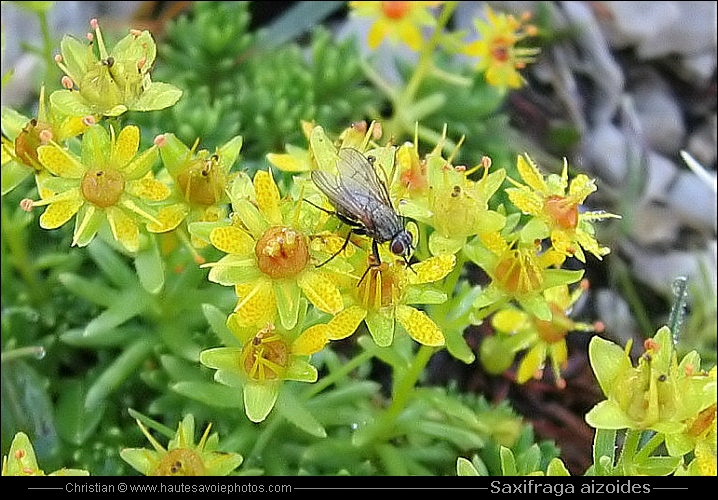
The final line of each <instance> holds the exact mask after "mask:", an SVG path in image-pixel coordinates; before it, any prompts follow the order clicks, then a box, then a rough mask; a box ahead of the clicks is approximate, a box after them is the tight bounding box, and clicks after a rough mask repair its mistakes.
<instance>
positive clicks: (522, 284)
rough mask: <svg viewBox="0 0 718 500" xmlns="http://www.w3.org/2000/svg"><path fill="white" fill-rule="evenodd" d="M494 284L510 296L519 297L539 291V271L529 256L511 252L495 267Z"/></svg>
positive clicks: (541, 280) (540, 277) (517, 251)
mask: <svg viewBox="0 0 718 500" xmlns="http://www.w3.org/2000/svg"><path fill="white" fill-rule="evenodd" d="M495 275H496V276H495V278H496V282H497V283H499V284H500V285H501V287H502V288H503V289H504V290H506V291H507V292H509V293H510V294H512V295H516V296H520V295H525V294H528V293H533V292H538V291H539V290H541V284H542V282H543V279H542V275H541V270H540V269H539V268H538V267H537V266H536V264H535V262H534V261H533V259H532V258H531V255H529V254H526V253H524V252H520V251H519V250H512V251H510V252H509V254H508V255H506V256H505V257H503V258H502V259H501V260H500V261H499V263H498V264H497V265H496V270H495Z"/></svg>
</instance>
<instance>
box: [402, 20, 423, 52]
mask: <svg viewBox="0 0 718 500" xmlns="http://www.w3.org/2000/svg"><path fill="white" fill-rule="evenodd" d="M398 36H399V38H400V39H401V40H402V41H403V42H404V43H406V44H407V45H408V46H409V48H410V49H412V50H416V51H418V50H419V49H420V48H421V42H422V37H421V31H419V28H417V27H416V26H414V25H413V24H411V23H409V22H407V23H401V25H400V26H399V32H398Z"/></svg>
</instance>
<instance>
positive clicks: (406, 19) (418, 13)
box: [349, 2, 444, 50]
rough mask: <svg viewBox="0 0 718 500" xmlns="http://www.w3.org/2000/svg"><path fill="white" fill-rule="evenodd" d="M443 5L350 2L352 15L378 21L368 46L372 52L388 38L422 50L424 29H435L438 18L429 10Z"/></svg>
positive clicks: (372, 30) (413, 48)
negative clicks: (433, 27)
mask: <svg viewBox="0 0 718 500" xmlns="http://www.w3.org/2000/svg"><path fill="white" fill-rule="evenodd" d="M442 3H444V2H349V7H350V8H351V9H352V11H351V15H353V16H357V17H371V18H374V19H375V21H374V23H373V24H372V26H371V28H370V29H369V35H368V40H367V41H368V43H369V47H370V48H371V49H376V48H377V47H378V46H379V44H381V42H382V41H383V40H384V39H385V38H388V39H389V40H391V41H392V42H396V41H402V42H404V43H405V44H407V45H408V46H409V47H410V48H411V49H412V50H419V48H420V47H421V43H422V34H421V28H422V27H424V26H428V27H432V26H435V24H436V18H435V17H434V15H433V14H432V13H431V11H430V9H432V8H434V7H437V6H438V5H441V4H442Z"/></svg>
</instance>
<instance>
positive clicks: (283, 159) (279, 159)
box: [267, 153, 308, 172]
mask: <svg viewBox="0 0 718 500" xmlns="http://www.w3.org/2000/svg"><path fill="white" fill-rule="evenodd" d="M267 161H269V163H271V164H272V165H274V166H275V167H277V168H278V169H279V170H282V171H284V172H306V171H307V167H308V165H306V164H304V163H302V162H300V161H299V160H297V159H296V158H295V157H294V156H292V155H289V154H276V153H267Z"/></svg>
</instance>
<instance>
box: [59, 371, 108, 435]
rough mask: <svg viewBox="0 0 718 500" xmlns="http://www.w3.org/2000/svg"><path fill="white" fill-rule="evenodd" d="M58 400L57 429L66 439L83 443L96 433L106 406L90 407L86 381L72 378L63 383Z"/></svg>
mask: <svg viewBox="0 0 718 500" xmlns="http://www.w3.org/2000/svg"><path fill="white" fill-rule="evenodd" d="M58 392H59V394H60V398H59V400H58V402H57V431H58V434H60V436H61V437H62V439H64V440H65V441H67V442H69V443H72V444H74V445H75V446H81V445H83V444H84V443H85V442H86V441H87V439H88V438H89V437H90V436H92V435H93V434H94V433H95V430H96V429H97V425H98V424H99V423H100V421H101V420H102V418H103V417H104V415H105V407H104V406H103V407H102V408H91V409H88V408H87V407H86V406H85V405H84V404H83V401H84V400H85V391H84V383H83V382H82V381H81V380H71V381H68V382H66V383H63V384H62V385H61V390H60V391H58Z"/></svg>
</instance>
